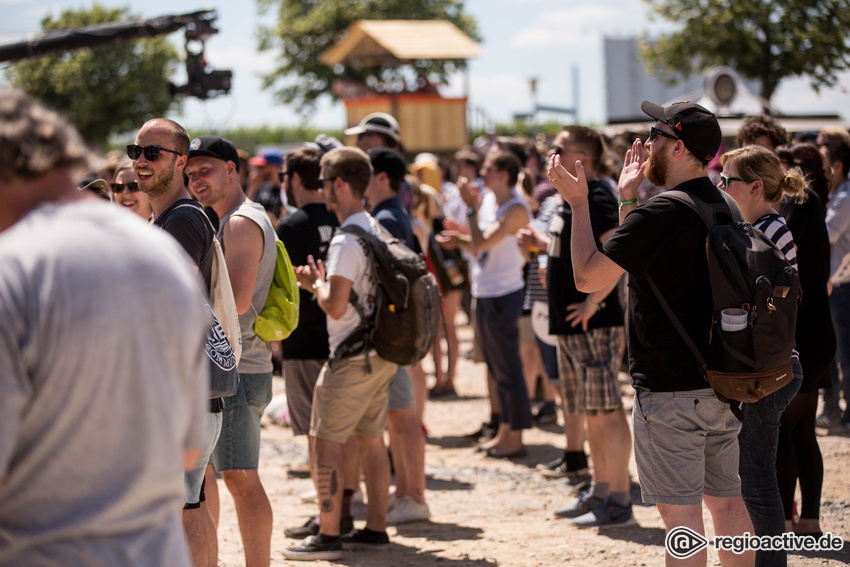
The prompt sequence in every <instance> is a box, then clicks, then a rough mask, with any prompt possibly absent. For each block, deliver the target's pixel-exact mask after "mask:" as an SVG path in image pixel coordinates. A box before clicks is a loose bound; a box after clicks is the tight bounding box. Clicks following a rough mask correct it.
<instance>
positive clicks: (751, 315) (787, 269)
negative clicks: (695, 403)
mask: <svg viewBox="0 0 850 567" xmlns="http://www.w3.org/2000/svg"><path fill="white" fill-rule="evenodd" d="M721 194H722V195H723V198H724V201H725V202H724V203H718V204H710V203H706V202H705V201H703V200H702V199H699V198H696V197H694V196H693V195H690V194H688V193H685V192H684V191H668V192H665V193H662V194H661V195H658V196H657V197H655V198H656V199H658V198H664V199H670V200H674V201H678V202H680V203H684V204H686V205H687V206H688V207H690V208H691V209H693V210H694V211H695V212H696V213H697V214H698V215H699V216H700V218H701V219H702V220H703V222H705V224H706V226H708V237H707V238H706V244H705V245H706V254H707V256H708V276H709V279H710V280H711V303H712V324H711V331H710V335H709V345H710V346H709V354H708V361H707V362H706V360H705V359H704V358H703V357H702V355H701V354H700V351H699V349H698V348H697V347H696V346H695V345H694V343H693V341H692V340H691V338H690V337H689V336H688V335H687V333H686V332H685V330H684V328H683V327H682V325H681V323H679V320H678V318H677V317H676V315H675V314H674V313H673V311H672V310H671V309H670V306H669V305H668V304H667V302H666V301H665V300H664V298H663V297H662V296H661V293H660V292H659V291H658V288H657V287H656V286H655V283H654V282H653V281H652V279H651V278H648V280H649V285H650V287H651V288H652V291H653V293H655V296H656V297H657V298H658V301H659V302H660V303H661V306H662V307H663V308H664V311H665V312H666V313H667V316H668V317H669V318H670V320H671V321H672V322H673V325H674V326H675V327H676V330H677V331H679V334H680V335H681V336H682V338H683V339H684V341H685V343H687V345H688V348H690V350H691V352H693V354H694V356H695V357H696V359H697V360H698V361H699V363H700V365H701V366H702V369H703V373H704V375H705V378H706V380H708V382H709V383H710V384H711V386H712V388H714V389H715V390H716V391H717V392H718V393H719V394H721V395H722V396H724V397H726V398H728V399H730V400H737V401H741V402H756V401H758V400H760V399H761V398H763V397H764V396H766V395H767V394H770V393H772V392H775V391H776V390H778V389H779V388H781V387H783V386H785V385H786V384H788V383H789V382H790V381H791V380H792V379H793V373H792V370H791V353H792V351H793V349H794V345H795V339H794V335H795V329H796V325H797V307H798V306H799V303H800V298H801V291H800V278H799V276H798V275H797V270H795V269H794V268H793V267H792V266H791V264H790V262H788V260H787V259H786V258H785V255H784V254H783V253H782V251H781V250H779V248H777V247H776V245H775V244H774V243H773V241H771V240H770V238H768V237H767V236H765V234H764V233H763V232H762V231H760V230H758V229H757V228H754V227H753V226H752V225H750V224H749V223H747V222H744V220H743V218H742V217H741V212H740V211H739V209H738V205H737V204H736V203H735V201H734V199H732V197H730V196H729V195H728V194H726V193H725V192H721ZM732 307H737V308H740V309H744V310H745V311H747V314H748V315H747V328H746V329H745V330H743V331H735V332H728V331H724V330H723V329H722V326H721V320H720V319H721V317H720V313H721V311H723V310H724V309H727V308H732Z"/></svg>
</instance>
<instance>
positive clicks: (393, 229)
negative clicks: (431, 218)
mask: <svg viewBox="0 0 850 567" xmlns="http://www.w3.org/2000/svg"><path fill="white" fill-rule="evenodd" d="M371 214H372V216H373V217H375V220H377V221H378V222H379V223H381V226H383V227H384V228H385V229H387V232H389V233H390V234H392V235H393V236H395V237H396V238H398V239H399V240H401V241H403V242H404V243H405V244H407V247H408V248H410V249H411V250H413V251H414V252H416V253H417V254H422V247H421V246H420V245H419V239H417V238H416V236H414V234H413V226H412V225H411V224H410V217H409V216H408V214H407V211H405V210H404V208H403V207H402V204H401V200H400V199H399V198H398V197H392V198H390V199H386V200H384V201H381V202H380V203H378V204H377V205H375V206H374V207H372V212H371Z"/></svg>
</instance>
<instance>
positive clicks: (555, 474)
mask: <svg viewBox="0 0 850 567" xmlns="http://www.w3.org/2000/svg"><path fill="white" fill-rule="evenodd" d="M587 471H588V466H587V455H585V454H584V453H568V454H565V455H564V459H563V461H562V462H561V463H560V464H558V465H556V466H555V467H553V468H547V469H544V470H542V471H540V474H541V475H543V476H544V477H546V478H574V477H577V476H583V475H586V474H587Z"/></svg>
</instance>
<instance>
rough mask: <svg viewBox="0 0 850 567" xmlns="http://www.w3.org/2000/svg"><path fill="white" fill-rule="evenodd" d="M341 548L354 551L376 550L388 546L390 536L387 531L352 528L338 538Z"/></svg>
mask: <svg viewBox="0 0 850 567" xmlns="http://www.w3.org/2000/svg"><path fill="white" fill-rule="evenodd" d="M340 539H341V540H342V548H343V549H352V550H354V551H377V550H380V549H386V548H388V547H389V546H390V538H389V536H388V535H387V532H375V531H372V530H366V529H363V530H354V531H352V532H351V533H349V534H347V535H344V536H342V537H341V538H340Z"/></svg>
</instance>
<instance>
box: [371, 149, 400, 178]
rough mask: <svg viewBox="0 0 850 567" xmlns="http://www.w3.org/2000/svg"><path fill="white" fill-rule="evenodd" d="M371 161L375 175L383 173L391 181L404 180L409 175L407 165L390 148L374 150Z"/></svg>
mask: <svg viewBox="0 0 850 567" xmlns="http://www.w3.org/2000/svg"><path fill="white" fill-rule="evenodd" d="M369 161H371V162H372V170H373V172H374V173H375V174H378V173H381V172H382V171H383V172H384V173H386V174H387V176H388V177H390V178H391V179H402V178H403V177H404V176H405V175H406V174H407V164H406V163H405V162H404V158H403V157H401V155H399V153H398V152H397V151H395V150H392V149H390V148H372V149H371V150H369Z"/></svg>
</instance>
